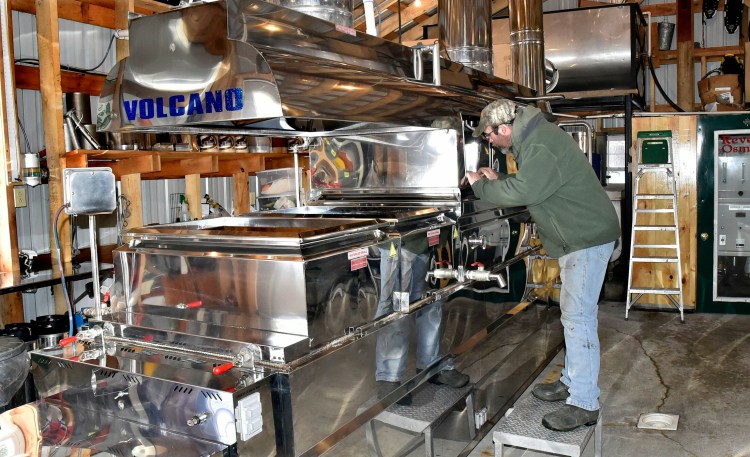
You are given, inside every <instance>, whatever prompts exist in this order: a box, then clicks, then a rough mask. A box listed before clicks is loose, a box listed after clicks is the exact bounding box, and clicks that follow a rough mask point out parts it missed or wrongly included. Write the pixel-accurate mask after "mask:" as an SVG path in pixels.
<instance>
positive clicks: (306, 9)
mask: <svg viewBox="0 0 750 457" xmlns="http://www.w3.org/2000/svg"><path fill="white" fill-rule="evenodd" d="M267 1H268V3H273V4H274V5H279V6H283V7H285V8H289V9H292V10H296V11H299V12H300V13H305V14H309V15H310V16H315V17H317V18H319V19H323V20H326V21H329V22H333V23H334V24H338V25H344V26H346V27H351V26H352V23H353V22H352V3H353V0H267Z"/></svg>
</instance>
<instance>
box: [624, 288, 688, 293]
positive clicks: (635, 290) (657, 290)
mask: <svg viewBox="0 0 750 457" xmlns="http://www.w3.org/2000/svg"><path fill="white" fill-rule="evenodd" d="M629 293H630V294H655V295H679V293H680V289H661V288H658V287H631V288H630V292H629Z"/></svg>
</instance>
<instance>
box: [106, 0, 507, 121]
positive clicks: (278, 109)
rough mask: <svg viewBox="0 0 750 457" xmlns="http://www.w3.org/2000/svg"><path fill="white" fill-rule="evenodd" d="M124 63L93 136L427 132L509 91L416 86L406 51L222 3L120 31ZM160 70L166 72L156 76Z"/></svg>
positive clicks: (446, 67) (463, 74) (446, 74)
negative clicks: (367, 129)
mask: <svg viewBox="0 0 750 457" xmlns="http://www.w3.org/2000/svg"><path fill="white" fill-rule="evenodd" d="M130 37H131V40H130V57H128V58H127V59H126V60H124V61H122V62H120V63H119V64H118V65H116V66H115V68H113V69H112V71H111V72H110V75H109V76H108V77H107V80H106V81H105V85H104V88H103V90H102V94H101V97H100V102H99V103H100V104H99V109H98V116H97V129H98V130H99V131H121V130H131V129H138V130H162V131H163V130H164V129H166V128H170V129H172V130H175V129H177V130H179V129H183V130H185V129H189V128H191V127H193V128H206V127H208V126H210V127H211V129H213V130H215V131H217V130H221V129H235V130H232V132H237V131H238V130H237V129H238V127H240V128H239V132H240V133H242V132H243V131H245V130H247V131H248V132H247V133H252V131H256V132H257V131H265V130H272V131H277V132H278V131H287V132H289V131H330V130H335V129H340V128H344V127H347V126H348V127H351V126H354V125H356V124H357V123H362V122H364V123H368V124H372V125H378V124H381V127H382V126H387V125H390V126H394V127H396V126H401V127H403V126H422V127H427V126H430V125H431V123H432V121H433V120H434V119H435V118H438V117H442V116H451V115H454V114H455V113H457V112H464V113H466V114H467V115H476V116H478V115H479V112H480V111H481V110H482V108H484V106H485V105H486V104H487V103H488V102H489V101H492V100H494V99H497V98H500V97H506V98H512V97H514V95H515V93H516V92H517V86H516V85H514V84H512V83H509V82H507V81H503V80H499V79H497V78H494V77H492V76H491V75H489V74H486V73H483V72H476V71H474V70H472V69H470V68H466V67H464V66H462V65H460V64H457V63H455V64H454V63H450V62H442V66H441V70H440V71H441V75H440V80H441V81H443V83H442V85H439V86H435V85H432V84H430V83H425V81H433V80H434V79H435V78H433V76H434V75H432V74H431V70H430V69H431V68H432V65H427V64H425V65H424V70H425V71H424V75H423V80H415V69H414V59H413V53H414V51H413V50H412V49H410V48H407V47H404V46H401V45H399V44H397V43H393V42H390V41H387V40H383V39H380V38H377V37H373V36H370V35H365V34H360V33H358V32H354V31H352V30H350V29H348V30H343V31H341V30H337V28H336V26H334V24H331V23H329V22H327V21H322V20H320V19H317V18H315V17H311V16H308V15H305V14H301V13H299V12H296V11H293V10H289V9H286V8H283V7H281V6H277V5H273V4H271V3H268V2H265V1H260V0H224V1H218V2H211V3H205V4H198V5H195V6H190V7H186V8H181V9H177V10H173V11H170V12H166V13H162V14H156V15H152V16H147V17H141V18H138V19H135V20H133V21H132V22H131V26H130ZM167 69H168V71H167Z"/></svg>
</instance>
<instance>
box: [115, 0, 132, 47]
mask: <svg viewBox="0 0 750 457" xmlns="http://www.w3.org/2000/svg"><path fill="white" fill-rule="evenodd" d="M133 3H134V1H133V0H115V27H117V29H118V30H128V25H129V24H128V13H130V12H131V11H133V10H134V5H133ZM115 43H116V48H115V51H116V52H117V54H116V55H117V60H118V61H120V60H122V59H124V58H125V57H127V56H129V55H130V42H129V41H128V40H116V41H115Z"/></svg>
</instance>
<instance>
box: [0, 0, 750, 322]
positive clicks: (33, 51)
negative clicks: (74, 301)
mask: <svg viewBox="0 0 750 457" xmlns="http://www.w3.org/2000/svg"><path fill="white" fill-rule="evenodd" d="M654 3H663V2H662V1H658V0H649V1H645V2H643V4H644V5H649V4H654ZM577 6H578V2H577V0H549V1H546V2H545V3H544V9H545V11H556V10H561V9H572V8H576V7H577ZM723 18H724V16H723V13H722V12H717V13H716V15H715V16H714V17H713V18H712V19H708V20H702V15H701V14H696V15H695V37H696V39H697V40H700V43H701V46H703V47H716V46H729V45H736V44H737V43H738V40H739V34H738V33H735V34H734V35H729V34H727V33H726V32H725V30H724V26H723ZM12 20H13V32H14V52H15V57H16V59H26V58H32V59H33V58H36V57H37V43H36V18H35V17H34V16H33V15H29V14H25V13H19V12H13V15H12ZM667 20H670V21H672V22H674V17H671V18H667ZM653 26H654V27H655V26H656V24H654V25H653ZM742 26H745V25H744V24H743V25H742ZM59 31H60V63H61V65H69V66H74V67H79V68H87V69H88V68H92V67H94V66H96V65H97V64H99V63H100V62H101V61H102V59H104V63H103V64H102V66H101V67H100V68H99V69H98V70H97V71H101V72H107V71H109V69H110V68H111V67H112V66H113V65H114V63H115V55H114V49H113V50H112V51H111V52H110V53H109V55H107V57H106V58H104V55H105V53H106V51H107V48H108V46H109V43H110V39H111V36H112V31H111V30H109V29H104V28H101V27H95V26H90V25H86V24H80V23H76V22H71V21H66V20H60V22H59ZM674 46H675V45H674V44H673V48H674ZM718 65H719V64H718V63H709V64H708V69H709V70H711V69H713V68H716V67H717V66H718ZM695 71H696V75H695V76H696V81H697V80H698V79H700V78H701V77H702V76H703V75H701V74H699V73H700V65H699V64H696V70H695ZM656 75H657V78H658V79H659V81H660V82H661V85H662V87H663V88H664V90H665V91H666V93H667V95H668V96H669V97H670V98H672V99H673V100H674V99H676V97H677V89H676V65H664V66H662V67H661V68H659V69H657V70H656ZM647 90H648V88H647ZM647 98H649V99H650V98H651V94H649V93H647ZM17 99H18V116H19V121H20V123H21V124H22V126H23V128H24V131H25V132H26V135H25V137H24V136H22V137H21V148H22V151H23V152H27V151H29V152H38V151H40V150H42V149H43V148H44V131H43V128H42V115H41V97H40V94H39V92H38V91H29V90H18V91H17ZM696 100H698V96H697V90H696ZM97 101H98V100H97V98H96V97H92V100H91V106H92V115H94V116H93V118H95V110H96V104H97ZM656 103H657V104H664V103H666V101H665V100H664V98H663V97H662V96H661V94H658V93H657V94H656ZM622 125H623V121H622V119H607V120H605V121H604V126H605V127H621V126H622ZM184 190H185V182H184V180H181V179H173V180H158V181H144V182H143V189H142V191H143V217H144V222H145V223H146V224H153V223H159V222H167V221H170V220H172V218H173V216H170V195H174V194H179V193H183V192H184ZM201 191H202V193H208V194H210V195H211V196H212V197H213V198H214V199H215V200H216V201H218V202H219V203H220V204H222V205H223V206H224V207H225V208H227V209H231V208H232V201H231V199H232V179H231V178H211V179H203V180H202V182H201ZM48 208H49V195H48V191H47V186H46V185H40V186H37V187H34V188H28V206H27V207H26V208H18V209H17V210H16V219H17V225H18V227H17V228H18V234H19V249H23V250H31V251H36V252H38V253H46V252H49V246H50V237H49V227H50V222H49V218H50V217H49V209H48ZM80 219H83V220H82V221H80V222H79V223H78V226H79V234H78V243H77V245H78V246H79V247H87V246H88V239H89V237H88V229H87V220H86V219H87V218H80ZM97 226H98V227H99V230H98V237H99V243H100V244H114V243H116V241H117V224H116V218H115V217H114V216H113V217H101V218H97ZM84 283H85V282H84V281H80V282H79V283H76V284H75V285H74V288H73V296H74V297H76V296H78V295H79V294H80V293H81V292H82V291H83V290H84V289H83V287H84ZM50 290H51V289H50V288H42V289H39V290H38V291H36V292H33V293H26V294H24V312H25V315H26V318H27V319H33V318H35V317H36V316H38V315H44V314H51V313H53V312H54V305H53V299H52V297H51V292H50ZM87 301H88V299H85V300H84V301H83V302H82V303H81V305H84V306H88V305H90V303H86V302H87Z"/></svg>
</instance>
